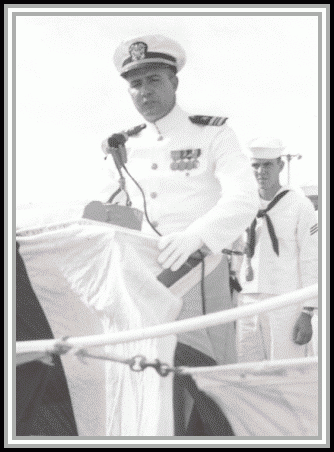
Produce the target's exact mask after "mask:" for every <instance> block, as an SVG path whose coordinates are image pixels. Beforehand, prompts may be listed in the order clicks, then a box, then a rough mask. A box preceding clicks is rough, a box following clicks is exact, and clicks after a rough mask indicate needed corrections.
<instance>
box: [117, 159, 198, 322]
mask: <svg viewBox="0 0 334 452" xmlns="http://www.w3.org/2000/svg"><path fill="white" fill-rule="evenodd" d="M122 168H123V169H124V171H125V172H126V174H127V175H128V176H129V177H130V179H131V180H132V182H133V183H134V184H135V185H136V186H137V187H138V189H139V190H140V193H141V195H142V198H143V206H144V215H145V218H146V221H147V222H148V224H149V225H150V227H151V228H152V229H153V231H154V232H155V233H156V234H158V235H159V236H160V237H162V234H161V233H160V232H159V231H158V230H157V228H156V227H155V226H154V225H153V224H152V222H151V221H150V219H149V216H148V212H147V203H146V196H145V192H144V190H143V189H142V187H141V186H140V184H139V183H138V182H137V181H136V179H135V178H134V177H133V176H132V175H131V174H130V172H129V171H128V169H127V167H126V166H125V164H124V163H123V164H122ZM197 252H198V254H199V255H200V257H201V281H200V283H201V285H200V292H201V301H202V312H203V315H205V314H206V308H205V304H206V296H205V260H204V259H205V256H204V253H203V252H202V251H201V250H198V251H197Z"/></svg>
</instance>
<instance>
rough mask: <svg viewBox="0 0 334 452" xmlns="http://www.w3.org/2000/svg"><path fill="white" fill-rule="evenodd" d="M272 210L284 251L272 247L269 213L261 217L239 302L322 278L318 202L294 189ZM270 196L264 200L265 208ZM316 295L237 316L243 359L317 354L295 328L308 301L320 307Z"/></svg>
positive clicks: (243, 273) (242, 277)
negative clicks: (297, 340) (298, 337)
mask: <svg viewBox="0 0 334 452" xmlns="http://www.w3.org/2000/svg"><path fill="white" fill-rule="evenodd" d="M287 189H289V190H290V191H289V192H288V193H287V194H286V195H285V196H284V197H283V198H281V199H280V200H279V201H278V203H277V204H276V205H275V206H274V207H272V208H271V209H270V210H269V211H268V215H269V217H270V219H271V221H272V223H273V226H274V229H275V233H276V236H277V238H278V242H279V256H277V255H276V253H275V251H274V250H273V246H272V243H271V239H270V236H269V232H268V227H267V224H266V220H265V218H264V217H262V218H257V225H256V232H255V234H256V239H255V252H254V256H253V257H252V259H251V266H252V268H253V272H254V278H253V280H252V281H246V273H247V264H246V259H244V261H243V263H242V266H241V271H240V283H241V286H242V292H241V296H240V297H239V300H240V301H239V303H240V304H241V305H242V304H246V303H252V302H256V301H259V300H262V299H265V298H270V297H271V296H274V295H278V294H283V293H288V292H291V291H294V290H297V289H300V288H303V287H307V286H310V285H312V284H315V283H317V282H318V232H317V231H318V226H317V217H316V214H315V211H314V207H313V204H312V203H311V201H310V200H309V199H308V198H307V197H306V196H304V195H303V194H300V193H297V192H296V191H295V190H293V188H291V187H288V186H285V187H281V188H280V190H279V191H278V192H277V193H276V195H275V196H277V195H278V194H279V193H280V192H282V191H284V190H287ZM269 202H270V201H265V200H261V204H262V205H261V208H262V209H265V208H266V207H267V205H268V204H269ZM317 305H318V304H317V298H315V299H311V300H307V301H305V303H301V304H299V305H294V306H290V307H287V308H283V309H278V310H275V311H271V312H268V313H265V314H261V315H258V316H253V317H249V318H245V319H240V320H239V321H238V327H237V331H238V332H237V342H238V355H239V356H238V359H239V361H240V362H248V361H260V360H262V359H285V358H297V357H302V356H306V355H307V354H312V350H311V349H310V348H311V347H310V345H311V344H310V343H309V344H306V345H305V346H301V345H297V344H295V343H294V342H293V340H292V331H293V327H294V325H295V322H296V320H297V318H298V316H299V315H300V312H301V309H302V307H303V306H313V307H317Z"/></svg>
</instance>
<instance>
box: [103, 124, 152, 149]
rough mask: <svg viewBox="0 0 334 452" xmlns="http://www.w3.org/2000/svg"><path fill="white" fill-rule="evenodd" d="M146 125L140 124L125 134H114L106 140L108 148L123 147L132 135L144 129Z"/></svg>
mask: <svg viewBox="0 0 334 452" xmlns="http://www.w3.org/2000/svg"><path fill="white" fill-rule="evenodd" d="M145 127H146V124H140V125H139V126H136V127H133V128H132V129H129V130H127V131H125V132H120V133H114V134H113V135H111V137H109V138H108V140H107V143H108V146H109V147H110V148H118V147H119V146H123V145H124V143H125V142H126V141H127V140H128V139H129V137H131V136H133V135H137V134H138V133H139V132H141V131H142V130H143V129H145Z"/></svg>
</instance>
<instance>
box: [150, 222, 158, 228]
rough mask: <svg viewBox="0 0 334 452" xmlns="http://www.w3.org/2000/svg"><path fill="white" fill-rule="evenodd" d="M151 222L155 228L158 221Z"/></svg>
mask: <svg viewBox="0 0 334 452" xmlns="http://www.w3.org/2000/svg"><path fill="white" fill-rule="evenodd" d="M151 223H152V226H153V227H154V228H157V227H158V226H159V223H158V222H157V221H152V222H151Z"/></svg>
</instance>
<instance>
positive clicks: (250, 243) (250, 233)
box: [245, 190, 289, 281]
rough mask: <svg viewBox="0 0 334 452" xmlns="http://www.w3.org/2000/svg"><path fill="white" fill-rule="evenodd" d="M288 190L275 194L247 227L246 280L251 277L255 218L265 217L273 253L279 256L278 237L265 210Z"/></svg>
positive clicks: (250, 279)
mask: <svg viewBox="0 0 334 452" xmlns="http://www.w3.org/2000/svg"><path fill="white" fill-rule="evenodd" d="M288 191H289V190H284V191H282V192H281V193H279V194H278V195H277V196H275V198H274V199H273V200H272V201H271V202H270V203H269V204H268V206H267V208H266V209H261V210H259V211H258V213H257V215H256V217H255V218H254V220H253V221H252V224H251V225H250V227H249V228H247V234H248V240H247V246H246V251H245V254H246V257H247V262H248V271H247V275H246V279H247V281H252V279H253V270H252V267H251V265H250V260H251V258H252V257H253V256H254V252H255V228H256V224H257V218H265V219H266V222H267V227H268V232H269V236H270V239H271V243H272V246H273V249H274V251H275V253H276V254H277V256H279V246H278V239H277V237H276V234H275V229H274V225H273V223H272V221H271V219H270V217H269V215H268V214H267V212H268V211H269V210H270V209H272V208H273V207H274V206H275V205H276V204H277V203H278V201H279V200H280V199H281V198H283V196H285V195H286V194H287V193H288Z"/></svg>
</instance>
